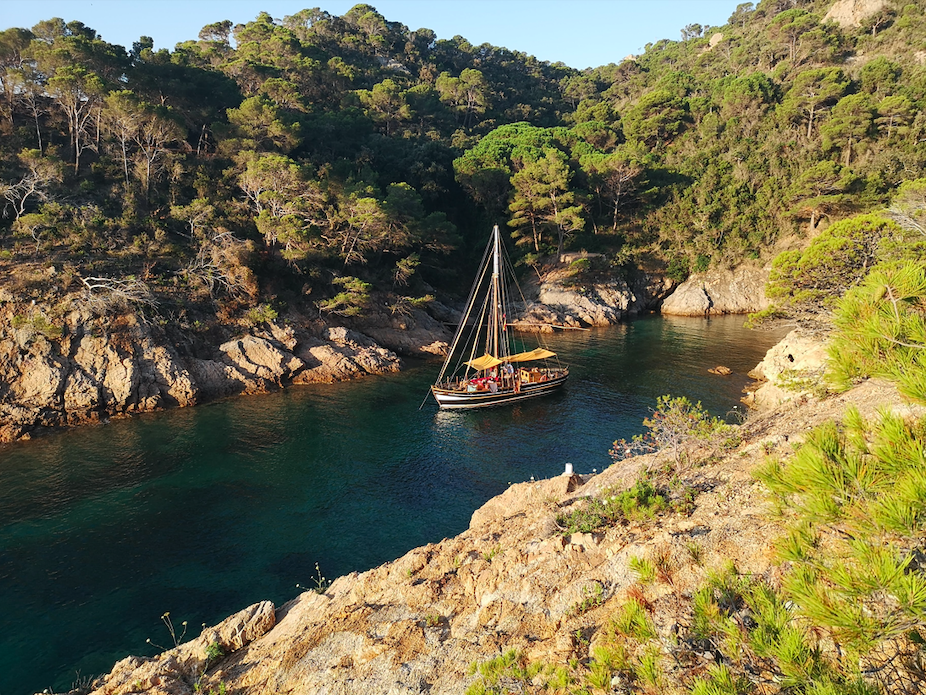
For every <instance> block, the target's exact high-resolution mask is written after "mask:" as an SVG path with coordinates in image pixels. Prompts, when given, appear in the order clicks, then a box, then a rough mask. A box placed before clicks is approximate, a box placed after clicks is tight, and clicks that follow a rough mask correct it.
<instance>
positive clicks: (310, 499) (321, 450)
mask: <svg viewBox="0 0 926 695" xmlns="http://www.w3.org/2000/svg"><path fill="white" fill-rule="evenodd" d="M741 325H742V319H741V318H735V317H734V318H720V319H711V320H704V319H676V318H656V317H654V318H648V319H641V320H638V321H634V322H633V323H630V324H625V325H621V326H619V327H616V328H611V329H601V330H594V331H587V332H584V331H583V332H578V331H577V332H569V333H565V334H559V335H555V336H552V337H551V339H550V343H551V345H550V346H551V347H552V349H554V350H557V351H558V352H559V354H560V356H561V358H562V359H563V360H564V362H566V363H568V364H569V365H570V366H571V369H572V376H571V377H570V381H569V383H568V384H567V385H566V387H565V388H564V389H562V390H561V392H560V393H557V394H554V395H551V396H547V397H544V398H540V399H536V400H534V401H532V402H526V403H523V404H520V405H517V406H514V407H506V408H498V409H490V410H484V411H470V412H446V411H443V412H441V411H438V410H437V409H436V407H435V405H434V404H433V401H431V400H428V402H427V403H426V404H425V406H424V407H423V408H421V409H420V410H419V409H418V408H419V405H420V404H421V402H422V399H423V398H424V395H425V394H426V393H427V388H428V384H429V383H430V382H431V381H433V379H434V377H435V376H436V374H437V371H438V369H439V365H438V364H436V363H421V364H417V365H414V366H412V367H411V368H410V369H408V370H407V371H405V372H404V373H402V374H400V375H397V376H389V377H374V378H367V379H363V380H360V381H356V382H352V383H347V384H336V385H331V386H312V387H302V388H293V389H290V390H288V391H285V392H281V393H276V394H272V395H267V396H257V397H250V398H239V399H233V400H229V401H224V402H220V403H214V404H210V405H205V406H200V407H197V408H191V409H183V410H175V411H170V412H166V413H159V414H153V415H146V416H140V417H136V418H132V419H130V420H121V421H116V422H112V423H110V424H107V425H102V426H98V427H91V428H83V429H77V430H73V431H70V432H63V433H60V434H56V435H53V436H49V437H46V438H43V439H40V440H36V441H33V442H25V443H22V444H16V445H7V446H0V695H21V694H23V693H34V692H41V690H42V689H44V688H49V689H54V690H57V691H61V690H65V689H67V688H68V687H70V686H71V684H72V683H73V682H74V681H75V680H76V678H77V674H78V673H80V674H81V675H82V676H88V675H95V674H99V673H103V672H106V671H108V670H109V669H110V668H111V667H112V665H113V663H114V662H115V661H117V660H119V659H121V658H123V657H124V656H126V655H128V654H138V655H152V654H154V653H156V650H155V649H154V648H153V647H151V646H149V645H148V644H146V642H145V640H146V638H151V639H152V641H153V642H155V643H156V644H161V645H165V646H172V642H171V638H170V635H169V634H168V632H167V629H166V628H165V626H164V625H163V624H162V623H161V622H160V616H161V614H163V613H164V612H165V611H170V613H171V618H172V619H173V621H174V623H175V624H179V623H180V622H181V621H184V620H186V621H188V623H189V625H190V626H195V628H194V627H191V632H190V635H191V636H195V635H197V634H199V629H200V625H201V624H202V623H207V624H210V625H211V624H214V623H216V622H218V621H219V620H221V619H223V618H224V617H226V616H227V615H230V614H231V613H233V612H235V611H237V610H239V609H241V608H244V607H245V606H247V605H250V604H251V603H254V602H256V601H258V600H263V599H271V600H273V601H274V602H276V603H277V604H278V605H279V604H281V603H282V602H284V601H286V600H288V599H290V598H292V597H293V596H295V595H296V594H297V592H298V590H297V589H296V588H295V585H296V584H297V583H301V584H303V585H311V583H312V579H313V576H314V574H315V564H316V563H318V565H319V567H320V568H321V572H322V574H323V575H325V576H326V577H328V578H334V577H336V576H338V575H341V574H345V573H347V572H351V571H354V570H365V569H369V568H370V567H373V566H376V565H379V564H381V563H383V562H386V561H388V560H392V559H395V558H397V557H399V556H400V555H402V554H404V553H405V552H406V551H408V550H409V549H411V548H413V547H416V546H419V545H423V544H425V543H429V542H435V541H439V540H441V539H442V538H445V537H448V536H452V535H455V534H457V533H459V532H461V531H463V530H464V529H465V528H466V526H467V525H468V522H469V518H470V516H471V514H472V512H473V510H475V509H476V508H477V507H479V506H480V505H481V504H483V503H484V502H485V501H486V500H487V499H489V498H490V497H492V496H493V495H496V494H498V493H500V492H502V491H503V490H504V489H505V487H506V486H507V485H508V484H509V483H510V482H517V481H523V480H526V479H528V478H529V477H530V476H535V477H548V476H552V475H556V474H558V473H561V472H562V470H563V467H564V464H565V463H566V462H571V463H573V464H574V465H575V468H576V470H577V471H578V472H583V473H584V472H590V471H592V469H597V470H602V469H603V468H604V467H606V466H607V465H609V463H610V459H609V457H608V449H609V447H610V445H611V442H613V441H614V440H615V439H617V438H621V437H628V438H629V437H630V436H631V435H633V434H635V433H637V432H639V431H641V430H642V425H641V422H642V420H643V418H644V417H646V416H647V415H648V414H649V410H648V409H649V408H651V407H652V406H653V405H654V403H655V400H656V398H657V396H660V395H662V394H666V393H670V394H673V395H688V396H689V397H690V398H692V399H693V400H701V401H702V402H703V404H704V405H705V407H707V408H708V409H709V410H710V411H711V412H712V413H714V414H716V415H724V414H725V413H727V412H728V411H730V410H731V409H732V407H733V405H734V404H736V403H737V401H738V399H739V397H740V396H741V389H742V388H743V386H744V385H745V384H746V383H747V382H748V379H747V378H746V377H745V373H746V372H747V371H748V370H749V369H751V368H752V367H754V366H755V365H756V363H757V362H758V361H759V360H760V359H761V358H762V357H763V356H764V354H765V351H766V350H767V349H768V348H769V347H770V346H771V345H772V344H773V343H774V342H775V340H777V338H778V337H780V336H777V335H773V334H769V333H757V332H753V331H747V330H745V329H743V328H742V327H741ZM718 364H724V365H726V366H728V367H730V368H731V369H733V370H734V371H735V372H736V373H735V374H734V375H733V376H731V377H717V376H712V375H710V374H707V369H708V368H710V367H714V366H716V365H718Z"/></svg>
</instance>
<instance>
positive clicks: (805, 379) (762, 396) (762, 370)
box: [744, 329, 826, 410]
mask: <svg viewBox="0 0 926 695" xmlns="http://www.w3.org/2000/svg"><path fill="white" fill-rule="evenodd" d="M825 365H826V343H825V342H824V341H823V340H822V339H820V338H818V337H815V336H812V335H807V334H806V333H803V332H801V331H800V330H798V329H796V330H793V331H791V332H790V333H788V335H786V336H785V337H784V338H782V339H781V341H779V342H778V343H777V344H775V345H773V346H772V347H771V348H770V349H769V351H768V352H767V353H765V357H764V358H763V359H762V361H761V362H759V364H758V365H756V367H755V369H753V370H752V371H751V372H749V376H751V377H752V378H754V379H758V380H760V381H761V382H762V384H761V385H759V386H758V387H757V388H755V389H754V390H752V391H750V392H747V396H746V398H745V399H744V400H745V401H746V403H747V404H748V405H750V406H751V407H754V408H758V409H761V410H765V409H768V408H772V407H775V406H777V405H779V404H780V403H783V402H785V401H788V400H791V399H792V398H794V397H796V396H806V395H807V394H808V393H809V392H810V391H811V390H812V386H813V384H815V383H819V381H820V380H821V379H822V377H823V372H824V370H825Z"/></svg>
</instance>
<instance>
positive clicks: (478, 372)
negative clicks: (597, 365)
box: [431, 225, 569, 409]
mask: <svg viewBox="0 0 926 695" xmlns="http://www.w3.org/2000/svg"><path fill="white" fill-rule="evenodd" d="M490 269H491V274H490ZM508 273H510V275H511V284H512V286H513V288H514V289H515V290H516V291H517V296H518V298H520V300H521V302H522V303H523V304H524V305H526V302H525V301H524V296H523V295H522V294H521V291H520V289H519V288H518V286H517V283H516V282H515V281H514V272H513V269H512V267H511V261H510V259H509V258H508V257H507V255H506V254H505V253H504V247H503V246H502V242H501V236H500V234H499V231H498V225H495V228H494V229H493V230H492V238H491V239H490V240H489V245H488V247H487V248H486V252H485V255H484V256H483V259H482V263H481V264H480V267H479V272H478V273H477V274H476V281H475V282H474V283H473V289H472V290H471V291H470V294H469V299H468V300H467V302H466V309H465V310H464V312H463V317H462V318H461V320H460V326H459V328H457V332H456V335H455V336H454V338H453V343H452V344H451V346H450V351H449V352H448V354H447V359H446V360H444V365H443V367H442V368H441V371H440V374H439V375H438V377H437V382H436V383H435V384H434V385H433V386H432V387H431V393H433V394H434V399H435V400H436V401H437V403H438V404H439V405H440V407H441V408H448V409H460V408H484V407H487V406H492V405H504V404H507V403H514V402H516V401H522V400H525V399H527V398H533V397H535V396H542V395H543V394H545V393H549V392H550V391H553V390H554V389H557V388H559V387H560V386H562V385H563V384H564V383H565V382H566V379H567V378H569V368H568V367H565V366H563V365H561V364H559V360H558V359H556V353H555V352H552V351H551V350H549V349H547V348H546V346H545V345H543V344H542V337H541V334H539V333H538V334H536V335H537V339H538V343H541V345H539V346H538V347H536V348H534V349H533V350H526V351H516V350H515V349H513V347H514V346H513V341H512V336H511V331H510V330H509V328H511V324H510V323H509V317H510V316H512V315H513V314H512V312H511V308H512V302H513V300H514V299H515V298H514V297H512V296H511V293H510V291H509V286H508V283H507V281H506V279H505V278H506V277H507V274H508Z"/></svg>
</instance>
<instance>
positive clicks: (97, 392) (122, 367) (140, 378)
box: [0, 295, 446, 441]
mask: <svg viewBox="0 0 926 695" xmlns="http://www.w3.org/2000/svg"><path fill="white" fill-rule="evenodd" d="M58 307H65V308H66V309H65V310H63V311H62V310H60V309H58V310H57V314H58V315H57V316H56V318H55V319H53V320H52V319H49V318H48V315H49V314H51V313H52V311H53V310H52V308H49V307H42V306H36V305H34V304H31V303H30V304H25V303H22V302H17V301H15V300H14V299H13V298H12V297H11V296H8V295H6V296H3V297H0V441H12V440H15V439H23V438H28V437H30V436H31V435H32V434H34V433H35V432H37V431H39V430H41V429H42V428H47V427H56V426H63V425H76V424H82V423H88V422H97V421H99V420H101V419H105V418H108V417H113V416H120V415H126V414H129V413H134V412H142V411H150V410H158V409H161V408H166V407H174V406H188V405H193V404H196V403H198V402H201V401H204V400H209V399H214V398H220V397H223V396H230V395H235V394H250V393H261V392H266V391H269V390H273V389H278V388H281V387H283V386H285V385H288V384H307V383H312V382H320V381H324V382H330V381H337V380H342V379H349V378H352V377H356V376H360V375H363V374H382V373H388V372H395V371H397V370H398V369H399V368H400V366H401V361H400V359H399V357H398V356H397V355H396V354H395V352H393V351H391V350H389V349H386V348H384V347H381V346H380V345H379V344H377V343H376V342H374V341H373V340H372V339H370V338H369V337H368V336H366V335H364V334H362V333H359V332H356V331H352V330H349V329H347V328H344V327H332V326H328V325H325V324H323V323H321V322H318V321H314V322H313V321H297V322H294V323H291V324H288V325H286V326H283V325H281V324H278V323H276V322H273V321H270V322H264V323H262V324H261V325H260V326H258V327H252V328H250V329H248V330H246V331H245V330H242V329H239V331H240V332H239V335H237V336H236V337H232V338H231V339H227V340H223V341H221V342H218V343H217V344H214V345H210V344H209V343H208V341H202V340H201V341H199V342H200V345H198V346H197V348H196V349H195V350H194V349H192V346H191V343H193V342H194V339H195V329H192V330H190V331H189V333H188V334H186V335H185V336H184V338H185V340H186V341H187V343H183V342H181V344H179V345H178V344H176V343H175V342H173V341H171V340H170V339H169V338H168V336H167V334H166V333H165V331H164V330H162V329H161V328H160V327H159V326H158V325H157V324H156V323H154V322H149V321H146V320H145V319H144V317H143V315H142V314H140V313H137V312H134V311H121V312H116V313H114V314H113V315H105V316H100V315H97V314H96V313H94V312H93V311H92V309H91V308H90V307H89V306H87V305H86V303H85V302H84V301H83V298H82V297H81V296H79V295H74V296H71V297H67V298H65V299H64V300H63V301H62V302H60V303H59V304H58ZM421 322H422V323H425V324H427V321H426V320H421ZM427 325H428V326H429V327H430V328H432V329H433V328H434V327H433V326H431V325H430V324H427ZM440 334H446V332H445V331H443V329H441V330H440V333H438V332H437V331H434V330H432V331H430V332H425V333H419V334H413V336H414V337H417V338H420V339H425V338H426V339H427V341H428V342H427V345H428V346H430V349H432V350H435V351H439V350H440V349H441V345H443V349H446V343H441V342H440V340H439V338H436V337H435V336H436V335H440Z"/></svg>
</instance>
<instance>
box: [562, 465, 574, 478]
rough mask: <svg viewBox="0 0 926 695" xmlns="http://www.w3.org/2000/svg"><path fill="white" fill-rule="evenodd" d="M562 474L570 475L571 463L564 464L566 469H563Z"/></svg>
mask: <svg viewBox="0 0 926 695" xmlns="http://www.w3.org/2000/svg"><path fill="white" fill-rule="evenodd" d="M563 475H572V464H571V463H567V464H566V470H565V471H563Z"/></svg>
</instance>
